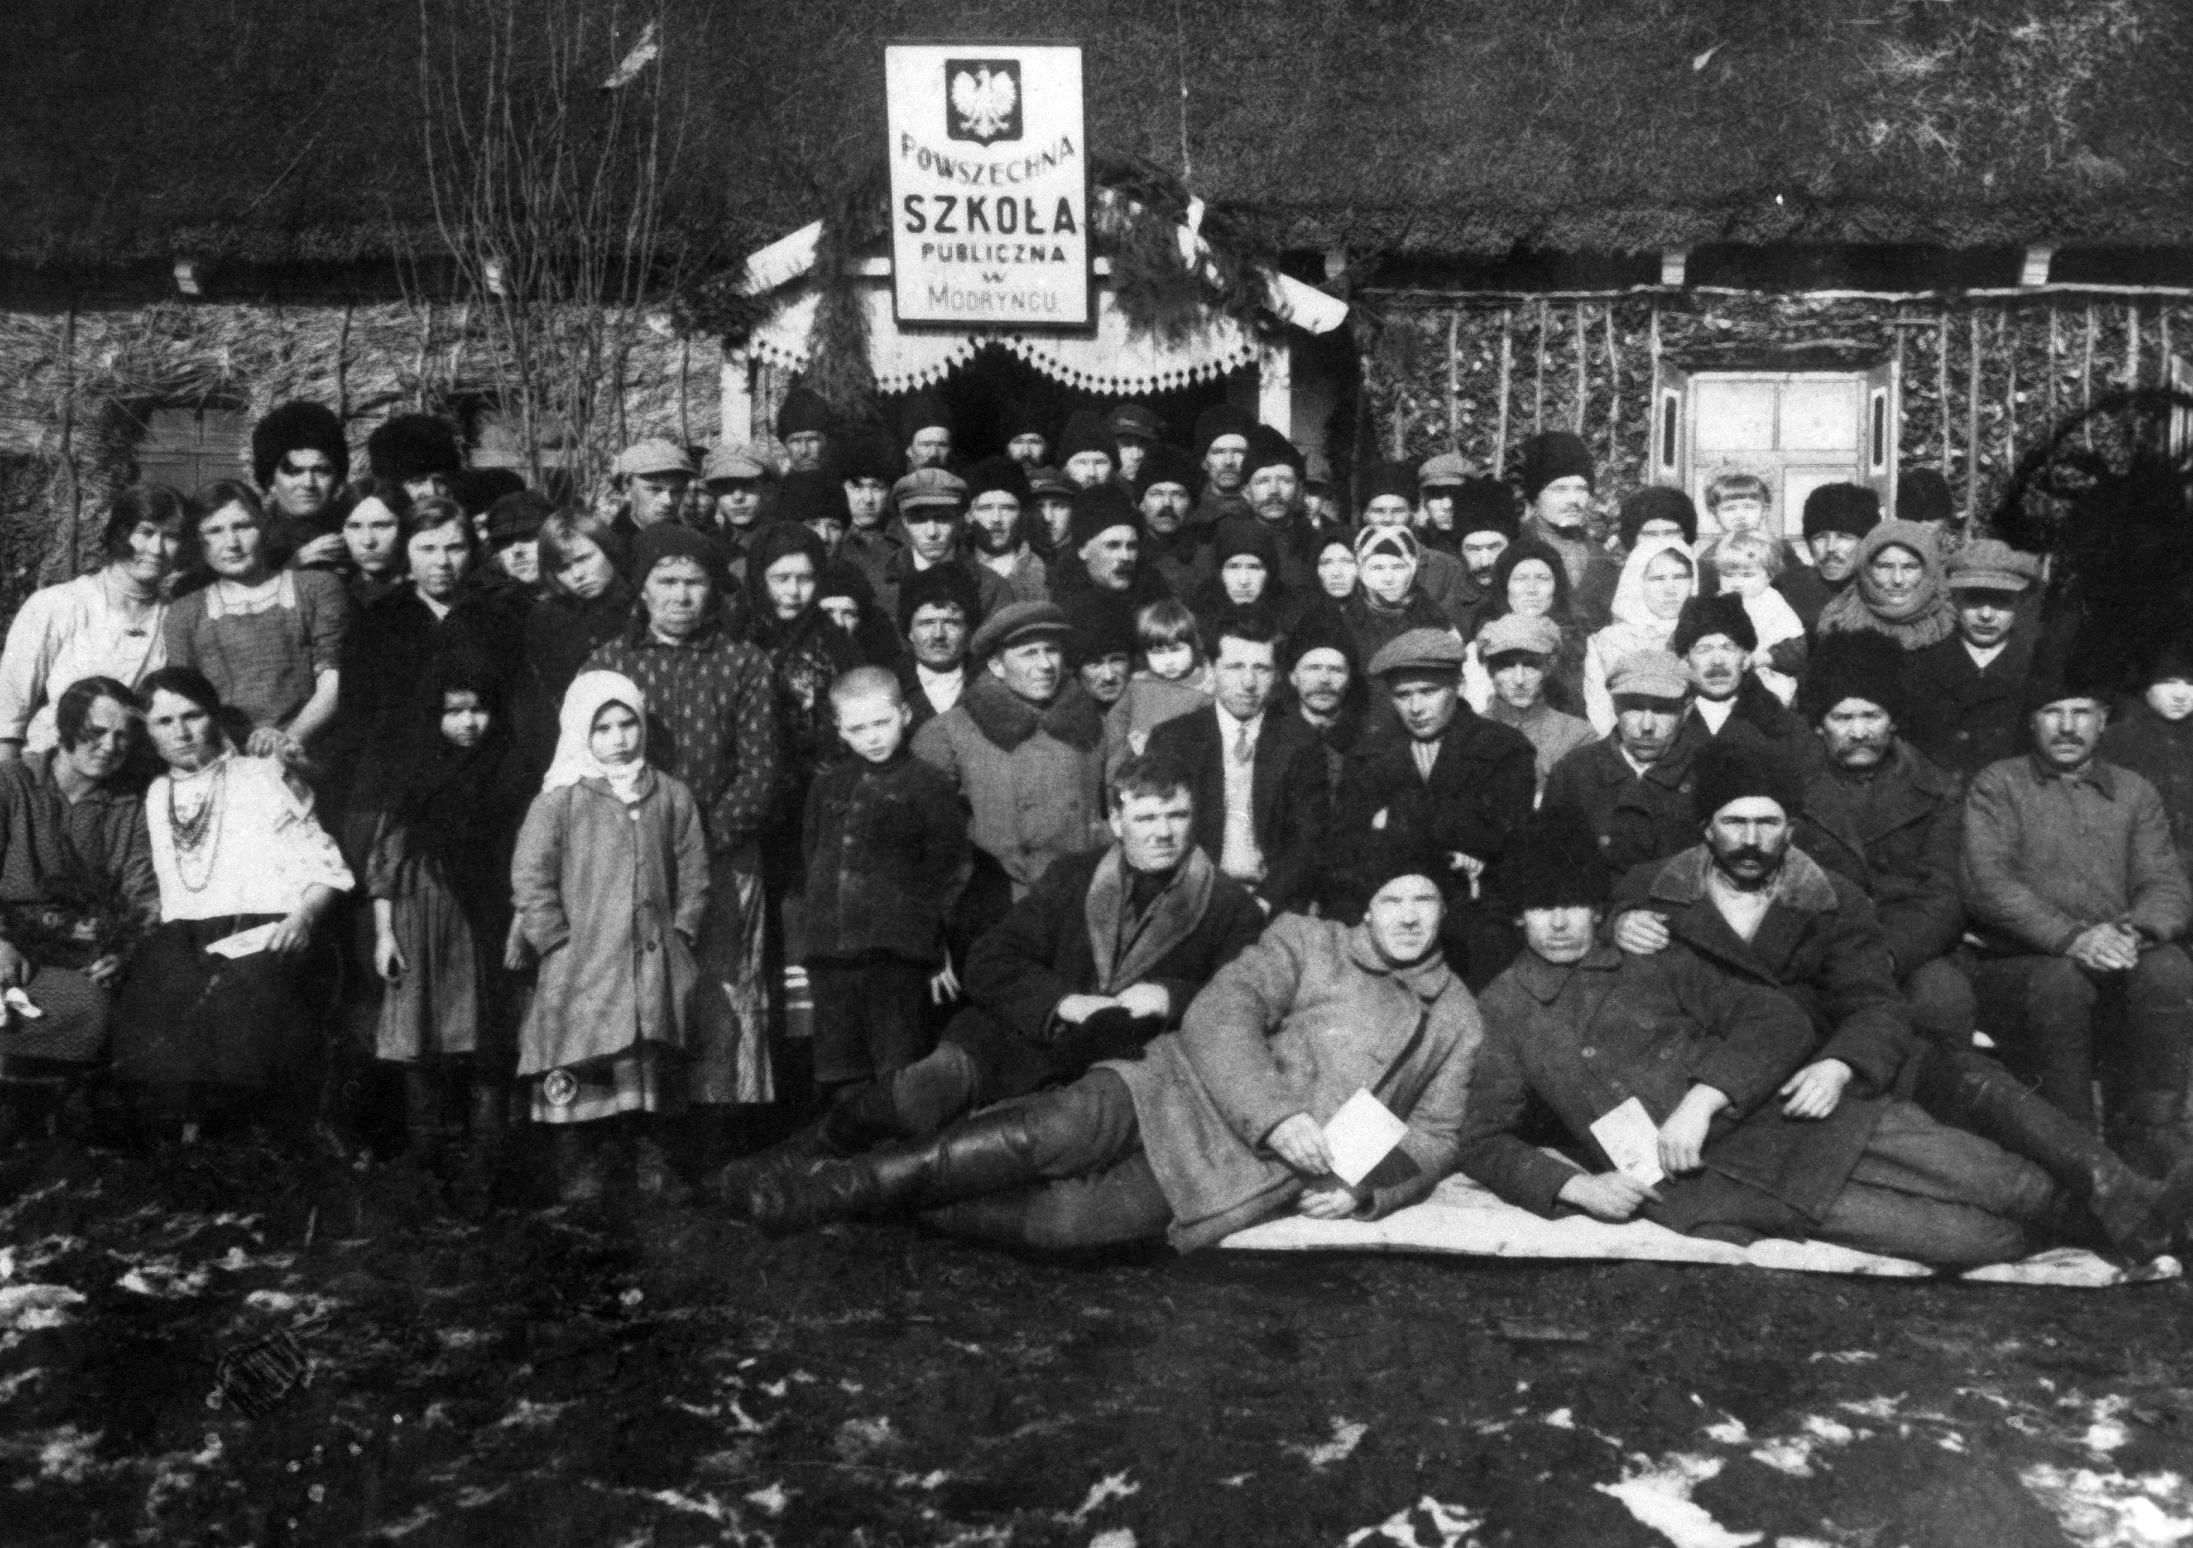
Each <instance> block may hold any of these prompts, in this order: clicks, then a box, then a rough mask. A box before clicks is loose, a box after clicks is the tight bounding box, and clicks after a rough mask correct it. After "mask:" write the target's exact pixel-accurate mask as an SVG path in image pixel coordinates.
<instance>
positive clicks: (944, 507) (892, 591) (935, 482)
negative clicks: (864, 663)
mask: <svg viewBox="0 0 2193 1548" xmlns="http://www.w3.org/2000/svg"><path fill="white" fill-rule="evenodd" d="M891 505H892V508H893V509H895V510H896V511H897V512H898V518H899V527H900V530H902V531H903V532H904V533H905V534H906V546H905V547H904V548H902V549H900V550H899V551H898V552H897V553H895V554H893V555H891V556H890V557H889V558H888V559H886V560H884V561H883V563H882V564H881V565H879V566H877V567H876V570H875V571H874V575H873V584H874V586H875V589H876V603H877V605H878V606H879V607H881V608H882V609H883V613H884V616H885V617H887V618H896V617H897V616H898V610H899V587H901V586H902V585H904V584H905V583H906V579H907V577H908V576H910V575H914V574H917V573H919V572H920V571H922V570H928V569H933V568H935V567H937V566H938V565H951V566H954V567H956V568H958V569H962V570H965V571H966V572H967V573H968V574H969V575H972V576H973V577H974V579H975V593H976V596H977V597H978V598H979V599H980V601H981V604H982V617H983V618H987V617H989V616H990V615H991V614H992V613H994V612H995V611H997V609H999V608H1001V607H1003V606H1004V605H1005V604H1006V603H1007V602H1008V601H1010V600H1011V598H1010V596H1009V595H1008V593H1007V590H1006V585H1005V580H1004V578H1003V577H1002V576H1000V575H999V574H998V573H997V572H996V571H994V570H989V569H985V568H983V567H981V566H979V565H977V564H975V563H974V562H973V561H972V560H970V559H969V557H968V556H967V554H966V552H965V551H964V549H963V547H962V540H963V538H964V535H965V532H966V524H967V481H966V480H965V479H963V478H961V477H960V476H959V475H958V474H956V473H947V472H946V471H945V470H944V469H942V468H917V469H916V470H915V471H913V472H911V473H909V474H907V475H906V476H905V477H904V478H902V479H900V480H899V481H898V482H897V483H896V484H894V485H892V486H891ZM975 622H976V623H977V624H978V625H979V624H980V623H981V622H982V619H981V618H978V619H976V620H975Z"/></svg>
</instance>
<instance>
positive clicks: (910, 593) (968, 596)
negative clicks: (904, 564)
mask: <svg viewBox="0 0 2193 1548" xmlns="http://www.w3.org/2000/svg"><path fill="white" fill-rule="evenodd" d="M932 604H934V605H936V606H939V607H942V606H946V605H948V604H956V605H957V606H958V608H959V610H960V616H961V617H962V618H964V619H965V620H966V622H967V628H968V631H969V633H970V634H971V633H972V632H973V631H974V627H975V625H976V624H978V623H980V622H982V590H981V588H980V587H979V586H978V585H976V583H975V577H974V575H973V574H972V573H970V572H969V571H968V570H967V569H966V568H965V567H964V566H962V565H957V564H932V565H931V566H929V568H928V569H926V570H916V571H914V572H913V573H912V574H910V575H908V576H907V577H906V579H904V580H903V581H900V582H899V616H898V620H897V622H898V626H899V633H900V634H901V635H910V634H912V633H913V632H914V614H915V613H916V612H918V611H920V610H921V609H922V608H924V607H928V606H930V605H932Z"/></svg>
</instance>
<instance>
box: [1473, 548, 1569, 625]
mask: <svg viewBox="0 0 2193 1548" xmlns="http://www.w3.org/2000/svg"><path fill="white" fill-rule="evenodd" d="M1526 559H1536V560H1538V561H1539V562H1541V563H1542V564H1545V565H1548V566H1550V567H1551V568H1552V570H1553V606H1552V607H1550V608H1548V609H1547V610H1546V616H1547V617H1548V618H1551V619H1552V620H1553V621H1554V622H1555V623H1557V624H1559V625H1561V627H1562V629H1563V630H1564V631H1565V630H1567V629H1568V627H1569V625H1570V615H1569V572H1568V571H1567V569H1565V568H1564V567H1563V566H1562V563H1561V556H1560V555H1559V554H1557V553H1555V552H1554V551H1553V550H1552V549H1551V548H1548V547H1547V546H1546V545H1545V544H1544V543H1541V542H1540V541H1539V540H1538V539H1536V538H1521V539H1519V540H1517V541H1516V542H1513V543H1510V544H1509V545H1508V546H1507V547H1506V548H1504V549H1502V550H1501V553H1500V557H1499V559H1497V560H1495V561H1494V563H1493V567H1492V583H1491V585H1490V586H1488V587H1487V588H1486V590H1487V595H1486V597H1485V618H1486V620H1488V621H1489V620H1491V619H1494V618H1504V617H1506V616H1507V614H1508V577H1509V576H1511V575H1513V574H1514V573H1515V567H1516V566H1517V565H1519V564H1521V563H1522V562H1523V561H1524V560H1526Z"/></svg>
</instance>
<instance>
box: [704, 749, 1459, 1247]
mask: <svg viewBox="0 0 2193 1548" xmlns="http://www.w3.org/2000/svg"><path fill="white" fill-rule="evenodd" d="M1134 790H1135V787H1133V786H1130V787H1129V791H1130V793H1134ZM1375 847H1376V848H1377V849H1378V851H1379V853H1380V855H1381V861H1380V863H1378V864H1377V865H1376V867H1375V870H1373V869H1372V868H1371V867H1369V866H1366V872H1367V874H1368V875H1369V878H1370V880H1372V882H1373V883H1374V885H1373V889H1372V892H1371V897H1370V900H1369V905H1368V907H1367V908H1366V909H1365V910H1364V911H1363V916H1362V922H1361V923H1360V924H1351V923H1344V922H1342V921H1341V920H1338V919H1311V918H1308V917H1306V916H1304V915H1300V914H1287V915H1283V916H1281V917H1280V918H1279V919H1276V920H1274V921H1273V922H1272V924H1271V925H1270V926H1269V927H1268V928H1267V929H1266V930H1265V933H1264V936H1263V938H1262V939H1261V940H1259V941H1258V942H1257V943H1256V944H1255V945H1253V946H1251V947H1249V948H1248V949H1247V950H1246V951H1244V952H1242V953H1241V955H1240V956H1238V957H1236V958H1234V960H1233V961H1231V962H1229V963H1228V964H1226V965H1225V966H1224V967H1222V968H1220V969H1219V970H1218V973H1217V976H1216V977H1214V978H1213V979H1212V980H1211V982H1210V983H1209V985H1208V986H1207V987H1205V988H1204V990H1203V992H1202V993H1200V994H1198V995H1196V997H1195V999H1194V1002H1193V1003H1192V1004H1190V1005H1189V1006H1188V1008H1187V1011H1186V1014H1185V1016H1184V1017H1183V1019H1182V1023H1181V1027H1180V1030H1179V1031H1178V1032H1165V1033H1161V1034H1159V1035H1158V1036H1157V1037H1154V1038H1152V1039H1151V1040H1150V1041H1149V1042H1148V1043H1147V1044H1146V1045H1145V1047H1144V1049H1143V1053H1142V1057H1141V1058H1139V1059H1133V1060H1122V1061H1116V1062H1115V1061H1106V1062H1103V1063H1100V1064H1098V1065H1097V1066H1096V1067H1095V1068H1094V1069H1092V1070H1090V1071H1089V1073H1088V1074H1086V1075H1084V1076H1082V1077H1081V1078H1080V1079H1079V1080H1077V1081H1075V1082H1074V1083H1073V1084H1071V1085H1068V1086H1062V1087H1059V1088H1057V1089H1055V1090H1051V1091H1047V1092H1043V1093H1041V1094H1040V1095H1038V1096H1036V1097H1035V1098H1033V1099H1032V1100H1030V1101H1026V1102H1009V1103H1005V1104H1002V1105H1000V1106H997V1107H993V1108H990V1109H988V1110H987V1111H984V1112H980V1113H977V1114H975V1115H974V1116H973V1117H970V1118H966V1119H962V1120H961V1121H960V1122H958V1123H956V1124H953V1125H952V1126H951V1127H949V1128H946V1129H944V1130H942V1131H941V1132H939V1133H937V1134H935V1135H933V1136H931V1137H929V1138H928V1139H926V1140H920V1141H915V1142H912V1143H908V1144H901V1145H895V1146H891V1147H889V1148H887V1149H885V1150H881V1151H875V1152H871V1153H870V1154H868V1155H866V1156H863V1157H861V1158H860V1159H858V1160H854V1161H826V1162H821V1163H818V1164H817V1165H815V1166H814V1167H812V1168H810V1169H808V1170H807V1171H806V1172H804V1173H794V1172H788V1171H783V1170H779V1171H773V1172H770V1173H768V1174H766V1175H765V1176H764V1177H763V1179H762V1180H761V1181H760V1182H758V1183H757V1184H756V1185H755V1186H753V1187H752V1188H751V1189H749V1190H748V1196H747V1210H748V1212H749V1213H750V1215H751V1216H752V1218H753V1219H754V1221H755V1223H756V1224H758V1225H760V1226H761V1227H762V1229H763V1230H765V1231H770V1232H781V1231H788V1230H798V1229H803V1228H805V1227H808V1226H812V1225H816V1224H820V1223H821V1222H823V1221H825V1220H839V1219H846V1218H849V1217H854V1216H882V1217H893V1216H898V1217H904V1216H910V1215H914V1214H917V1213H920V1214H922V1215H923V1217H924V1218H925V1219H926V1220H927V1221H928V1223H930V1224H931V1225H933V1226H935V1227H937V1228H938V1229H940V1230H943V1231H946V1232H949V1233H951V1234H954V1235H960V1236H967V1237H971V1238H974V1239H977V1240H982V1241H992V1242H1000V1243H1010V1244H1015V1245H1020V1246H1032V1247H1041V1248H1070V1247H1092V1246H1103V1245H1111V1244H1118V1243H1124V1242H1131V1241H1145V1240H1158V1239H1164V1240H1168V1241H1170V1242H1171V1243H1172V1245H1173V1246H1174V1247H1175V1248H1177V1249H1179V1250H1180V1251H1182V1252H1188V1251H1193V1250H1195V1249H1197V1248H1201V1247H1208V1246H1211V1245H1213V1244H1215V1243H1217V1242H1219V1241H1222V1240H1223V1239H1224V1238H1226V1237H1227V1236H1229V1235H1231V1234H1232V1233H1234V1232H1235V1231H1239V1230H1241V1229H1243V1228H1245V1227H1247V1226H1250V1225H1254V1224H1255V1223H1256V1222H1258V1221H1259V1220H1264V1219H1268V1218H1270V1217H1271V1216H1274V1215H1277V1214H1282V1213H1289V1212H1291V1213H1295V1214H1301V1215H1307V1216H1310V1217H1312V1218H1314V1219H1320V1220H1343V1219H1360V1220H1376V1219H1379V1218H1381V1217H1383V1216H1385V1215H1389V1214H1391V1213H1392V1212H1393V1211H1395V1210H1397V1209H1400V1208H1401V1207H1403V1206H1404V1205H1407V1204H1411V1203H1414V1202H1415V1201H1416V1200H1418V1199H1421V1198H1423V1197H1424V1196H1425V1195H1427V1194H1428V1193H1430V1192H1431V1190H1432V1188H1433V1186H1434V1185H1435V1184H1436V1183H1437V1182H1438V1180H1439V1179H1440V1177H1442V1176H1444V1175H1445V1174H1446V1172H1447V1171H1448V1170H1449V1168H1451V1167H1452V1166H1453V1164H1454V1154H1455V1143H1454V1141H1455V1131H1456V1129H1457V1127H1458V1126H1459V1124H1460V1122H1461V1118H1462V1109H1463V1103H1464V1099H1465V1093H1466V1091H1467V1089H1468V1085H1469V1076H1470V1064H1471V1060H1472V1058H1473V1056H1474V1054H1475V1051H1476V1048H1477V1045H1478V1044H1479V1042H1480V1041H1481V1040H1482V1039H1483V1036H1484V1027H1483V1024H1482V1022H1481V1021H1480V1020H1479V1018H1478V1014H1477V1007H1476V1006H1475V1004H1474V1003H1472V1001H1471V999H1470V996H1469V994H1468V992H1467V991H1466V990H1465V989H1464V988H1463V986H1462V984H1461V982H1460V981H1459V979H1458V978H1457V977H1456V976H1455V975H1454V973H1452V972H1451V971H1450V970H1449V969H1448V967H1447V965H1446V963H1445V962H1444V960H1443V959H1442V956H1441V953H1440V949H1439V942H1440V936H1441V926H1442V921H1443V914H1444V905H1443V899H1442V896H1441V891H1440V885H1439V881H1438V879H1437V877H1436V876H1435V875H1434V874H1433V873H1434V872H1436V871H1437V869H1438V866H1439V864H1440V859H1439V857H1437V856H1423V855H1415V854H1410V855H1406V856H1404V855H1402V853H1401V846H1398V845H1392V844H1384V845H1379V846H1375ZM1364 1089H1369V1090H1370V1091H1372V1092H1373V1094H1374V1095H1376V1096H1377V1097H1378V1098H1379V1100H1380V1101H1382V1102H1383V1103H1384V1104H1385V1105H1386V1107H1387V1108H1388V1110H1390V1111H1391V1112H1392V1113H1393V1114H1394V1115H1395V1116H1396V1117H1397V1118H1400V1119H1401V1120H1402V1121H1403V1123H1404V1124H1405V1125H1406V1130H1405V1132H1404V1133H1403V1135H1402V1137H1401V1139H1400V1142H1399V1144H1398V1146H1397V1147H1396V1149H1395V1150H1394V1151H1393V1152H1392V1153H1391V1154H1390V1155H1388V1156H1387V1157H1386V1159H1385V1160H1384V1161H1382V1162H1381V1163H1380V1164H1379V1165H1378V1166H1377V1167H1376V1168H1374V1169H1373V1170H1372V1171H1371V1172H1370V1173H1369V1174H1368V1175H1367V1176H1366V1177H1364V1179H1363V1180H1362V1182H1361V1183H1359V1184H1355V1185H1350V1184H1347V1183H1344V1182H1342V1181H1341V1180H1340V1178H1339V1177H1338V1176H1336V1175H1334V1170H1333V1156H1332V1150H1331V1147H1330V1146H1329V1145H1328V1143H1327V1141H1326V1138H1325V1133H1324V1127H1325V1125H1326V1124H1327V1123H1328V1122H1330V1121H1331V1119H1332V1117H1333V1115H1334V1113H1336V1112H1337V1111H1338V1110H1339V1108H1340V1106H1341V1104H1342V1103H1344V1102H1346V1101H1347V1100H1348V1099H1349V1098H1350V1097H1353V1096H1354V1095H1355V1094H1356V1093H1357V1092H1358V1091H1360V1090H1364Z"/></svg>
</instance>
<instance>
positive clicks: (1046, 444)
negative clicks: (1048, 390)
mask: <svg viewBox="0 0 2193 1548" xmlns="http://www.w3.org/2000/svg"><path fill="white" fill-rule="evenodd" d="M998 421H999V422H998V434H999V435H1000V436H1002V437H1003V438H1004V441H1005V455H1006V456H1008V457H1010V458H1012V459H1013V460H1014V461H1015V462H1017V463H1019V464H1020V465H1021V466H1022V467H1024V468H1040V467H1046V466H1048V465H1049V464H1050V461H1051V421H1050V419H1049V418H1048V417H1046V416H1045V415H1043V414H1041V413H1039V412H1038V411H1037V409H1036V408H1035V406H1034V405H1033V404H1029V403H1012V404H1008V405H1007V406H1006V409H1005V412H1004V413H1002V414H1001V415H999V416H998Z"/></svg>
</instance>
